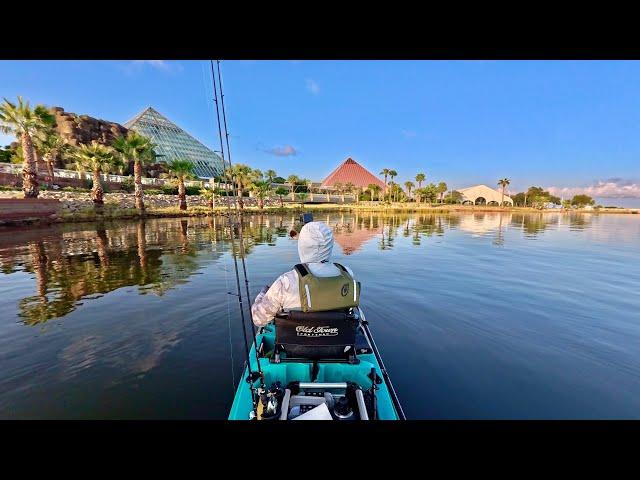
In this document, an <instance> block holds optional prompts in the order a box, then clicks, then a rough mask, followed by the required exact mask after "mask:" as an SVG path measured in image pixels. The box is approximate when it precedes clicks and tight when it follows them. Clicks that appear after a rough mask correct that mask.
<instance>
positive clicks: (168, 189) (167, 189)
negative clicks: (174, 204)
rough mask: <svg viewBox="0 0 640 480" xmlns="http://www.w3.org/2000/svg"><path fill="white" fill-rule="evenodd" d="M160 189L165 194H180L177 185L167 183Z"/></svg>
mask: <svg viewBox="0 0 640 480" xmlns="http://www.w3.org/2000/svg"><path fill="white" fill-rule="evenodd" d="M160 190H161V191H162V193H164V194H165V195H177V194H178V187H177V185H170V184H168V183H165V184H164V185H161V186H160Z"/></svg>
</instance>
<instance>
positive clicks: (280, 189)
mask: <svg viewBox="0 0 640 480" xmlns="http://www.w3.org/2000/svg"><path fill="white" fill-rule="evenodd" d="M287 193H289V192H288V191H287V189H286V188H284V187H278V188H277V189H276V195H277V196H278V197H279V198H280V208H282V207H284V202H283V201H282V197H284V196H285V195H286V194H287Z"/></svg>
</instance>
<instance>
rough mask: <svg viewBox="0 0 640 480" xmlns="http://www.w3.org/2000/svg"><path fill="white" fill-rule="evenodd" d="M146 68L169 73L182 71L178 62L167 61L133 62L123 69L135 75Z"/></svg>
mask: <svg viewBox="0 0 640 480" xmlns="http://www.w3.org/2000/svg"><path fill="white" fill-rule="evenodd" d="M146 67H149V68H152V69H154V70H158V71H161V72H167V73H169V72H179V71H182V65H180V64H179V63H176V62H169V61H167V60H131V61H130V62H128V63H127V64H125V65H123V66H122V69H123V70H124V72H125V73H127V74H133V73H136V72H139V71H140V70H142V69H143V68H146Z"/></svg>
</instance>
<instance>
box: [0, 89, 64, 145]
mask: <svg viewBox="0 0 640 480" xmlns="http://www.w3.org/2000/svg"><path fill="white" fill-rule="evenodd" d="M55 123H56V121H55V117H54V116H53V115H52V114H51V113H50V112H49V111H48V110H47V108H46V107H45V106H44V105H36V107H35V108H33V109H32V108H31V106H30V105H29V102H25V101H24V99H23V98H22V97H21V96H18V102H17V103H13V102H10V101H9V100H7V99H6V98H5V99H4V102H3V103H2V104H0V132H2V133H6V134H13V135H15V136H16V138H17V137H19V136H21V135H22V134H23V133H26V134H27V135H29V136H35V135H37V134H38V133H39V132H42V131H44V130H46V129H49V128H51V127H53V126H54V125H55Z"/></svg>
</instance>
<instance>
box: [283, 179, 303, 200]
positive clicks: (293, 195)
mask: <svg viewBox="0 0 640 480" xmlns="http://www.w3.org/2000/svg"><path fill="white" fill-rule="evenodd" d="M298 182H300V178H299V177H298V176H297V175H289V176H288V177H287V182H286V183H287V185H289V187H290V188H291V200H295V199H296V193H295V192H296V183H298Z"/></svg>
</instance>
